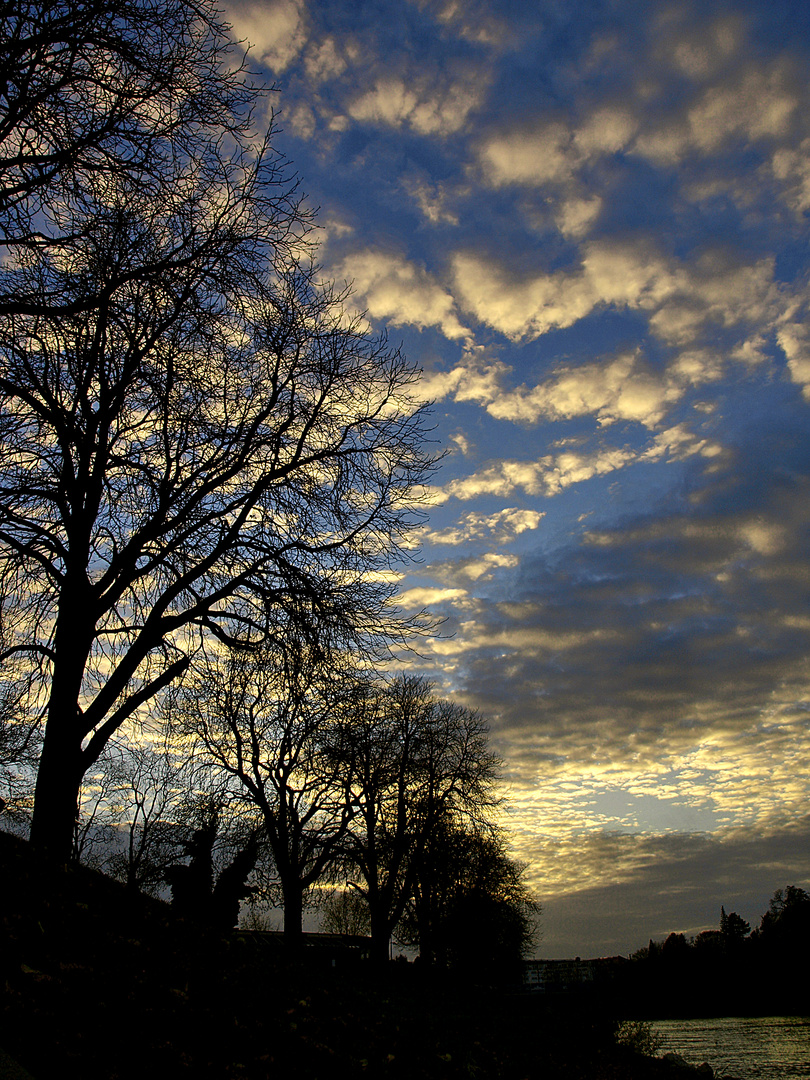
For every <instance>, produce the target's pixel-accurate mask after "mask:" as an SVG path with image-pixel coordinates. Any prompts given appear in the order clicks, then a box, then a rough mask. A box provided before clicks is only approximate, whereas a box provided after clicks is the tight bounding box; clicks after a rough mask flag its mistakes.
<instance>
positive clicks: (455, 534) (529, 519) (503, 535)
mask: <svg viewBox="0 0 810 1080" xmlns="http://www.w3.org/2000/svg"><path fill="white" fill-rule="evenodd" d="M543 517H544V514H542V513H540V512H539V511H537V510H521V509H519V508H518V507H517V506H509V507H506V508H505V509H504V510H498V511H496V512H495V513H494V514H478V513H475V512H473V513H469V514H464V515H463V516H462V517H461V518H460V519H459V521H458V522H457V523H456V524H455V525H453V526H450V527H449V528H446V529H440V530H434V529H429V528H426V529H425V530H424V531H423V534H422V535H423V538H424V540H425V541H426V542H429V543H431V544H449V545H450V546H452V547H457V546H458V545H459V544H467V543H470V542H471V541H474V540H485V539H489V540H492V541H494V542H496V543H498V544H504V543H507V542H508V541H509V540H511V539H513V538H514V537H516V536H520V534H521V533H524V532H527V531H529V530H532V529H536V528H537V526H538V525H539V524H540V521H541V520H542V518H543Z"/></svg>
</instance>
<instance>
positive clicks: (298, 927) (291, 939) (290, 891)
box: [281, 878, 304, 948]
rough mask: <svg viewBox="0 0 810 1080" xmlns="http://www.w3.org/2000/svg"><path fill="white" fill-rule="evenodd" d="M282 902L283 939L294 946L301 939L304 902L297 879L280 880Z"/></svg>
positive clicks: (297, 945) (296, 945)
mask: <svg viewBox="0 0 810 1080" xmlns="http://www.w3.org/2000/svg"><path fill="white" fill-rule="evenodd" d="M281 889H282V893H283V903H284V940H285V941H286V942H287V943H288V944H289V945H292V946H294V947H295V948H300V947H301V944H302V941H303V918H304V903H303V898H302V896H301V885H300V882H299V881H298V879H297V878H296V879H295V880H292V881H282V883H281Z"/></svg>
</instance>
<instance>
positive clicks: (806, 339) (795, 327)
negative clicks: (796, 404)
mask: <svg viewBox="0 0 810 1080" xmlns="http://www.w3.org/2000/svg"><path fill="white" fill-rule="evenodd" d="M776 339H777V341H778V342H779V345H780V347H781V349H782V351H783V352H784V354H785V356H786V357H787V362H788V370H789V372H790V377H791V379H792V380H793V382H795V383H798V385H799V386H801V388H802V396H803V397H804V399H805V401H808V402H810V331H808V328H807V325H806V324H805V323H804V322H801V323H796V322H789V323H787V324H785V325H784V326H782V327H781V329H780V330H779V332H778V333H777V335H776Z"/></svg>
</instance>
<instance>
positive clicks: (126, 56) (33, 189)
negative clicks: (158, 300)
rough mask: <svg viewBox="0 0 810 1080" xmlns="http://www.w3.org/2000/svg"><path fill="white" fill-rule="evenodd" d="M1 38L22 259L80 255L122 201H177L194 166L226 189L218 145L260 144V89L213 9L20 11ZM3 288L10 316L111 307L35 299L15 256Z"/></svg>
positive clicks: (197, 5) (8, 154)
mask: <svg viewBox="0 0 810 1080" xmlns="http://www.w3.org/2000/svg"><path fill="white" fill-rule="evenodd" d="M0 40H2V43H3V48H2V50H1V51H0V238H2V242H3V244H4V245H5V246H6V248H7V249H8V250H10V251H11V252H12V253H13V252H22V253H23V255H25V254H26V253H27V255H28V256H29V257H31V256H33V257H35V258H37V259H41V257H42V255H43V253H44V254H45V255H46V257H53V256H54V255H57V256H58V257H59V258H62V259H65V258H69V257H71V256H72V254H73V253H74V252H75V251H76V250H77V249H78V250H80V249H81V245H82V241H83V238H84V235H85V231H86V228H87V227H88V226H89V225H90V224H91V223H92V220H93V217H94V214H95V212H97V210H98V207H99V205H100V204H102V205H103V204H104V203H105V202H108V201H109V199H108V196H109V193H110V192H111V191H116V192H117V193H118V194H119V196H120V195H121V194H123V193H128V195H129V196H130V197H139V196H140V195H142V194H143V192H144V191H146V190H151V191H152V193H153V194H157V193H159V194H160V196H161V197H162V198H163V199H165V200H168V201H169V202H170V203H172V204H173V205H176V204H177V200H178V198H182V193H181V192H178V182H179V181H180V180H181V179H182V177H183V174H184V172H185V171H186V169H187V167H188V163H189V162H194V163H195V168H196V169H198V170H201V171H203V172H205V173H206V174H207V175H208V176H209V178H210V180H211V182H212V183H216V182H217V181H218V180H219V179H220V178H221V177H220V169H219V161H218V158H219V154H218V152H217V150H216V148H215V144H216V142H217V141H219V140H221V139H222V138H230V139H231V140H232V141H233V143H234V145H235V146H238V145H239V144H240V143H243V142H244V139H245V138H246V137H249V136H250V135H251V134H252V132H251V118H250V108H251V105H252V103H253V102H254V101H255V98H256V89H255V88H254V87H253V86H251V84H250V80H249V79H248V78H247V77H246V72H245V69H244V66H243V65H241V64H240V63H238V62H236V63H234V58H233V57H232V56H229V55H227V53H228V46H227V36H226V27H225V26H224V25H223V24H222V22H221V20H220V17H219V12H218V10H217V7H216V5H215V4H213V3H211V2H210V0H93V2H88V0H39V2H37V3H22V2H20V3H13V2H9V3H4V4H2V5H1V6H0ZM212 138H213V140H214V143H213V144H212ZM88 210H90V211H91V213H87V211H88ZM189 240H191V237H190V235H188V234H187V235H186V236H185V238H183V240H182V241H181V238H180V236H179V235H178V241H181V242H180V243H179V244H178V246H177V247H176V248H175V249H174V251H173V253H172V254H171V255H170V256H169V258H170V260H172V259H173V260H175V261H177V260H178V259H181V258H184V257H187V256H188V255H189V254H191V248H190V247H189V246H188V244H187V243H186V242H187V241H189ZM184 247H185V250H183V249H184ZM147 265H148V260H146V261H145V262H144V267H146V266H147ZM0 281H2V290H0V312H3V313H6V312H9V311H12V312H21V311H28V312H29V313H31V312H42V311H43V310H46V309H49V310H55V309H58V310H61V311H62V312H63V313H65V314H67V313H71V312H76V311H78V310H85V309H87V308H88V307H92V306H94V305H95V304H96V303H97V301H98V296H97V295H95V294H94V293H93V292H91V291H86V290H85V291H81V292H76V291H71V290H67V291H63V290H60V289H55V290H54V291H51V292H48V291H47V290H46V291H45V292H43V291H42V290H41V289H38V290H32V289H31V288H30V286H29V285H28V284H27V283H26V281H25V278H24V276H23V277H22V278H21V277H20V276H19V275H17V274H16V273H15V271H14V263H13V261H9V260H8V259H7V260H6V261H5V263H4V266H3V269H2V273H0ZM53 284H54V285H55V284H56V282H54V283H53ZM107 287H108V288H113V289H114V288H115V287H116V282H114V281H112V282H108V283H107Z"/></svg>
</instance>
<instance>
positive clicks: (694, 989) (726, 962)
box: [615, 885, 810, 1016]
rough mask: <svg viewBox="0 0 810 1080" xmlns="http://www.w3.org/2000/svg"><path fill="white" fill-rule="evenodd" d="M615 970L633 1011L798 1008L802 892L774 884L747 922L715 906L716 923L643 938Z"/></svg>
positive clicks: (804, 955)
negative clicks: (763, 907) (754, 921)
mask: <svg viewBox="0 0 810 1080" xmlns="http://www.w3.org/2000/svg"><path fill="white" fill-rule="evenodd" d="M630 961H631V962H630V964H629V965H625V967H624V968H622V969H621V970H618V969H617V971H616V973H615V983H616V985H615V991H616V994H617V996H619V997H624V999H625V1000H626V1002H627V1003H628V1004H629V1006H630V1007H631V1008H635V1009H636V1010H637V1011H638V1013H639V1015H643V1014H644V1013H645V1012H646V1013H647V1014H648V1015H674V1016H678V1015H682V1016H688V1015H693V1016H694V1015H701V1014H705V1015H714V1016H733V1015H743V1016H745V1015H758V1014H759V1015H773V1014H774V1013H778V1012H782V1013H784V1014H785V1015H804V1014H805V1013H806V1010H807V1008H808V1007H810V996H808V992H807V970H808V966H810V893H808V892H807V891H806V890H805V889H802V888H800V887H798V886H795V885H788V886H787V887H785V888H783V889H777V890H776V891H775V892H774V894H773V896H772V897H771V900H770V902H769V905H768V909H767V911H765V912H764V914H763V915H762V917H761V919H760V922H759V925H758V926H756V927H755V928H754V929H753V930H752V928H751V925H750V923H748V922H747V921H746V920H745V919H743V918H742V917H741V916H740V915H738V914H737V913H736V912H734V911H730V912H728V913H727V912H726V910H725V906H722V907H721V908H720V919H719V925H718V927H717V928H716V929H713V930H704V931H702V932H701V933H699V934H697V935H696V936H695V937H692V938H688V937H687V936H686V935H684V934H682V933H671V934H670V935H669V936H668V937H667V938H666V939H664V940H663V941H652V940H651V941H650V942H649V944H648V945H646V946H645V947H644V948H642V949H639V950H638V951H637V952H635V953H634V954H633V955H632V956H631V958H630Z"/></svg>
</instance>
